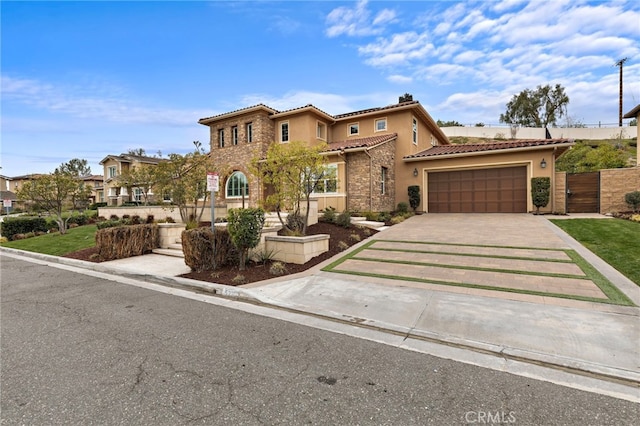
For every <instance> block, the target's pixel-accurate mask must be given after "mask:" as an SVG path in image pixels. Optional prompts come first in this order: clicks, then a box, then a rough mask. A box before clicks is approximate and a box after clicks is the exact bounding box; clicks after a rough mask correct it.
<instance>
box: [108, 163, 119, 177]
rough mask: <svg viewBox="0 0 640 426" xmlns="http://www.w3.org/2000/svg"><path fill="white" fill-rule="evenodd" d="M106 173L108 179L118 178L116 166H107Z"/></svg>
mask: <svg viewBox="0 0 640 426" xmlns="http://www.w3.org/2000/svg"><path fill="white" fill-rule="evenodd" d="M107 173H108V175H109V178H110V179H111V178H114V177H116V176H118V166H109V167H108V168H107Z"/></svg>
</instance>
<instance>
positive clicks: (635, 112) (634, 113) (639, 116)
mask: <svg viewBox="0 0 640 426" xmlns="http://www.w3.org/2000/svg"><path fill="white" fill-rule="evenodd" d="M622 118H635V119H636V123H637V122H638V121H640V104H638V105H636V107H635V108H633V109H632V110H631V111H629V112H628V113H626V114H625V115H623V116H622ZM636 126H637V124H636ZM636 141H637V139H636ZM636 158H637V159H636V165H637V166H638V167H640V149H638V150H637V152H636Z"/></svg>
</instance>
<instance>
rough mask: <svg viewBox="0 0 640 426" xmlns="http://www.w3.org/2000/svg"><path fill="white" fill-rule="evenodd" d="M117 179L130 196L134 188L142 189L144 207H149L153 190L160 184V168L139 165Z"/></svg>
mask: <svg viewBox="0 0 640 426" xmlns="http://www.w3.org/2000/svg"><path fill="white" fill-rule="evenodd" d="M117 179H118V182H120V185H122V186H124V187H125V188H127V192H128V193H129V194H131V190H132V189H133V188H140V190H141V191H142V197H143V198H144V205H145V206H147V205H149V194H150V193H151V188H152V187H153V186H154V185H155V184H156V183H157V182H158V168H157V166H154V165H151V164H138V165H135V166H133V167H131V168H130V169H129V170H126V171H125V172H123V173H122V174H120V175H119V176H118V177H117Z"/></svg>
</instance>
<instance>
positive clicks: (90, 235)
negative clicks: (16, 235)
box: [2, 225, 97, 256]
mask: <svg viewBox="0 0 640 426" xmlns="http://www.w3.org/2000/svg"><path fill="white" fill-rule="evenodd" d="M96 230H97V228H96V226H95V225H85V226H79V227H77V228H71V229H69V230H67V233H66V234H64V235H60V234H59V233H57V232H54V233H51V234H46V235H41V236H39V237H32V238H27V239H24V240H16V241H9V242H7V243H3V244H2V247H10V248H15V249H19V250H25V251H33V252H36V253H44V254H50V255H52V256H63V255H65V254H67V253H72V252H74V251H78V250H82V249H86V248H88V247H93V246H95V245H96Z"/></svg>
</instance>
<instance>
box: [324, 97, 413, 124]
mask: <svg viewBox="0 0 640 426" xmlns="http://www.w3.org/2000/svg"><path fill="white" fill-rule="evenodd" d="M418 103H419V102H418V101H408V102H402V103H399V104H392V105H387V106H384V107H377V108H369V109H363V110H360V111H353V112H347V113H345V114H338V115H334V118H335V119H336V120H337V119H340V118H346V117H351V116H354V115H361V114H368V113H370V112H376V111H384V110H388V109H391V108H397V107H400V106H405V105H411V104H418Z"/></svg>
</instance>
